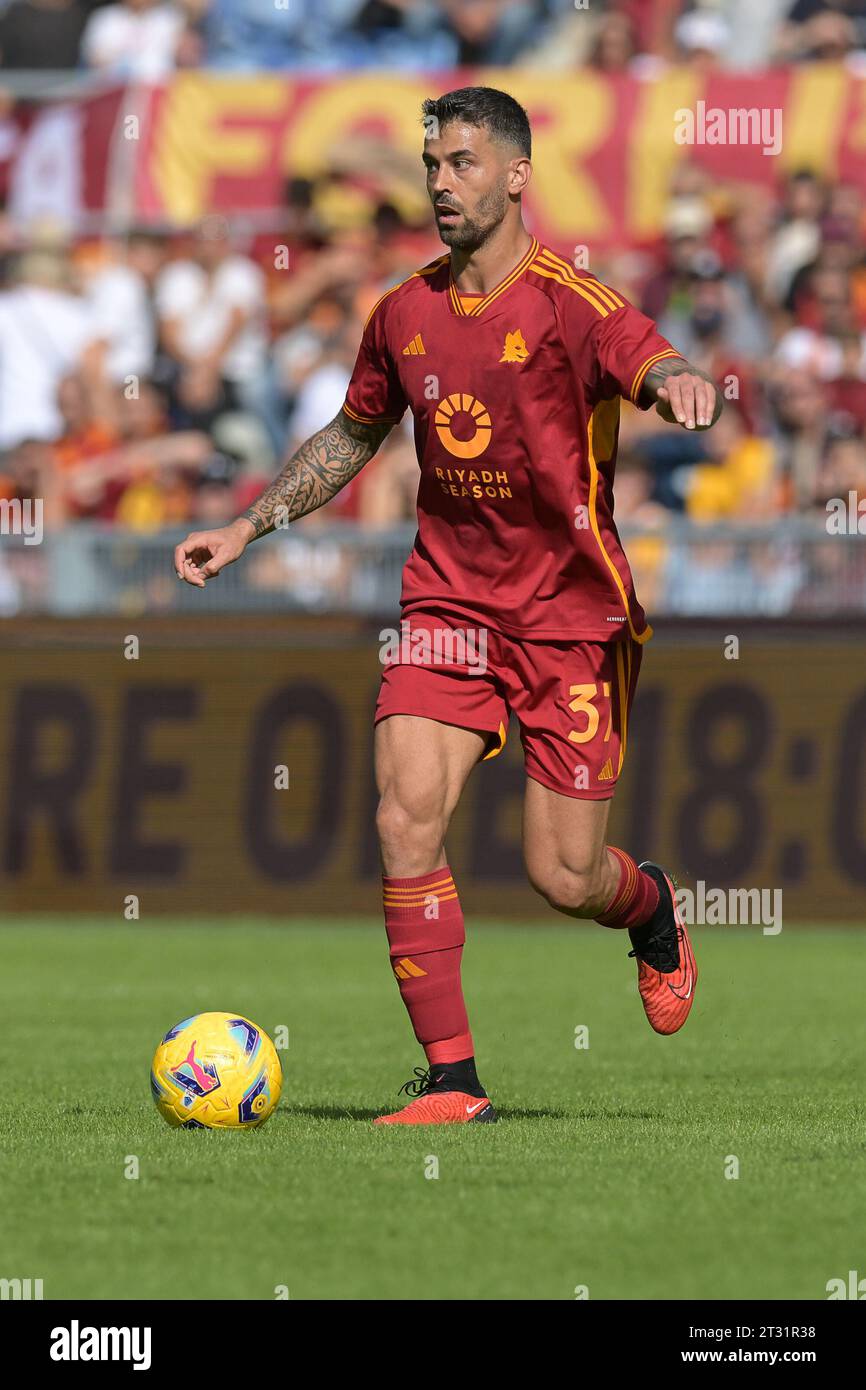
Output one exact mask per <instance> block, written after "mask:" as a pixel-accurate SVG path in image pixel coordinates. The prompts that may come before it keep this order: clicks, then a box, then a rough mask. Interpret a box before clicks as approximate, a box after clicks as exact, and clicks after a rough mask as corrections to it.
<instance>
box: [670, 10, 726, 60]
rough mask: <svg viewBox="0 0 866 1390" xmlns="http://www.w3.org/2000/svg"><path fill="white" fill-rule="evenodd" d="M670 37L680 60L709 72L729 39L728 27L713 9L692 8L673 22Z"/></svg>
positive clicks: (722, 16) (722, 53) (720, 57)
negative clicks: (673, 41) (671, 36)
mask: <svg viewBox="0 0 866 1390" xmlns="http://www.w3.org/2000/svg"><path fill="white" fill-rule="evenodd" d="M674 38H675V41H676V45H677V51H678V55H679V57H680V59H681V61H682V62H683V63H687V64H689V65H690V66H691V67H694V68H698V69H699V70H701V71H702V72H709V71H711V70H712V69H713V68H716V67H719V66H720V64H721V62H722V57H723V55H724V53H725V50H726V49H727V47H728V44H729V42H730V29H729V27H728V23H727V20H726V19H725V17H724V15H722V14H719V13H718V11H717V10H692V11H691V12H690V13H689V14H685V15H683V16H682V18H681V19H679V20H678V21H677V24H676V26H675V28H674Z"/></svg>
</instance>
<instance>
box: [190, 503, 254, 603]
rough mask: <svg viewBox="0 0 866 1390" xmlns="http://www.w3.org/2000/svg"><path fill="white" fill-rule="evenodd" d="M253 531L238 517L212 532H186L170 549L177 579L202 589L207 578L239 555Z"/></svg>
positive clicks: (246, 522) (244, 548)
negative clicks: (172, 553)
mask: <svg viewBox="0 0 866 1390" xmlns="http://www.w3.org/2000/svg"><path fill="white" fill-rule="evenodd" d="M254 534H255V532H254V529H253V526H252V523H251V522H249V521H247V520H246V518H245V517H239V518H238V520H237V521H233V522H232V523H231V525H230V526H221V527H220V528H219V529H218V530H216V531H190V533H189V535H188V536H187V538H186V540H184V541H181V543H180V545H179V546H177V547H176V549H175V552H174V568H175V572H176V573H177V577H178V579H185V580H186V582H187V584H193V585H195V587H196V588H197V589H203V588H204V586H205V584H206V583H207V581H208V580H209V579H215V578H216V576H217V575H218V574H219V572H220V570H223V569H225V567H226V565H230V564H232V562H233V561H234V560H238V559H239V558H240V557H241V555H243V553H244V551H245V550H246V548H247V546H248V544H249V542H250V541H251V540H252V538H253V535H254Z"/></svg>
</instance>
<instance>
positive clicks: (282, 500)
mask: <svg viewBox="0 0 866 1390" xmlns="http://www.w3.org/2000/svg"><path fill="white" fill-rule="evenodd" d="M391 428H392V426H391V425H390V424H362V423H361V422H360V421H359V420H353V419H352V418H351V416H349V415H347V414H346V413H345V411H344V410H342V409H341V410H338V411H337V414H336V415H335V416H334V418H333V420H332V421H331V423H330V424H329V425H326V426H325V428H324V429H321V430H318V431H317V432H316V434H314V435H311V436H310V438H309V439H307V440H305V442H304V443H303V444H302V445H301V447H300V448H299V449H296V450H295V452H294V454H292V457H291V458H290V459H289V460H288V461H287V462H286V464H285V465H284V466H283V468H282V469H281V470H280V472H279V473H278V475H277V477H276V478H275V479H274V481H273V482H272V483H271V484H270V485H269V486H268V487H266V488H265V490H264V492H263V493H262V494H261V496H260V497H258V498H257V499H256V501H255V502H254V503H253V505H252V506H251V507H250V508H249V509H248V510H247V511H246V512H245V513H244V515H243V516H239V517H238V518H237V520H236V521H233V522H232V523H231V525H229V526H222V527H220V528H219V529H217V530H215V531H193V532H191V534H190V535H188V536H187V538H186V540H184V541H181V543H180V545H179V546H178V547H177V549H176V550H175V552H174V568H175V573H176V574H177V577H178V579H184V580H185V581H186V582H187V584H192V585H194V586H195V587H196V588H198V589H203V588H204V586H205V583H206V582H207V580H208V579H215V578H216V576H217V575H218V574H219V573H220V571H221V570H223V569H225V567H226V565H230V564H232V562H233V561H235V560H237V559H239V558H240V556H241V555H243V553H244V551H245V550H246V548H247V546H248V545H249V544H250V542H251V541H254V540H257V539H258V537H259V536H265V535H267V533H268V532H269V531H276V530H277V529H280V528H282V527H284V526H288V525H289V523H290V522H292V521H297V519H298V517H301V516H307V514H308V513H309V512H314V511H316V510H317V508H319V507H322V506H324V504H325V503H326V502H329V501H330V500H331V498H332V497H335V496H336V495H337V493H338V492H339V491H340V489H341V488H344V487H345V486H346V484H347V483H349V482H351V481H352V479H353V478H354V477H355V475H356V473H360V471H361V469H362V468H363V467H364V464H365V463H369V461H370V459H371V458H372V457H373V455H374V454H375V453H376V450H377V449H378V448H379V446H380V444H381V443H382V441H383V439H385V437H386V436H387V435H388V434H389V432H390V430H391Z"/></svg>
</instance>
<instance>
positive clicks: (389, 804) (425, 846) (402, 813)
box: [376, 792, 446, 873]
mask: <svg viewBox="0 0 866 1390" xmlns="http://www.w3.org/2000/svg"><path fill="white" fill-rule="evenodd" d="M445 828H446V827H445V821H444V816H443V813H442V811H441V810H440V809H439V808H438V807H436V806H433V805H431V804H429V803H427V802H424V801H420V800H419V801H413V800H412V799H411V798H409V797H401V796H400V795H398V794H396V793H394V792H385V793H384V795H383V796H382V797H381V799H380V801H379V806H378V809H377V811H376V831H377V833H378V836H379V843H380V845H381V846H382V854H383V857H384V859H385V862H386V864H387V863H393V862H394V861H395V860H397V861H399V862H400V863H402V864H404V865H405V866H406V868H405V871H406V872H408V873H415V872H417V873H423V872H424V869H423V868H418V867H417V865H418V864H424V863H426V862H427V860H428V859H429V858H430V857H431V856H433V857H435V856H436V854H437V853H438V851H439V849H440V848H441V845H442V840H443V838H444V835H445Z"/></svg>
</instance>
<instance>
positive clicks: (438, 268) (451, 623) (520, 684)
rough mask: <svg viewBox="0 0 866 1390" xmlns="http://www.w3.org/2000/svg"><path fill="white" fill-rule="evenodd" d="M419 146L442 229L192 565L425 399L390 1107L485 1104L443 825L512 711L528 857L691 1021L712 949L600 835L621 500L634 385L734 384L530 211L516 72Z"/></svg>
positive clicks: (303, 506) (400, 1114) (397, 726)
mask: <svg viewBox="0 0 866 1390" xmlns="http://www.w3.org/2000/svg"><path fill="white" fill-rule="evenodd" d="M423 119H424V126H425V131H426V138H425V140H424V148H423V160H424V166H425V168H426V171H427V189H428V193H429V196H430V200H431V202H432V204H433V212H434V216H435V219H436V225H437V228H438V231H439V235H440V237H441V239H442V241H443V242H444V244H445V246H446V247H448V248H449V251H448V252H447V253H446V254H445V255H443V256H440V257H439V258H438V259H437V260H434V261H433V262H432V263H431V264H430V265H427V266H424V267H423V269H421V270H418V271H416V273H415V274H414V275H412V276H410V278H409V279H408V280H405V281H404V282H403V283H402V284H399V285H396V286H395V287H394V288H393V289H390V290H388V292H387V293H386V294H384V295H383V296H382V298H381V299H380V300H379V302H378V304H376V305H375V307H374V308H373V310H372V312H371V314H370V316H369V318H368V320H367V323H366V326H365V328H364V333H363V338H362V340H361V346H360V351H359V353H358V358H357V362H356V365H355V370H354V373H353V375H352V380H351V384H350V386H349V389H348V393H347V395H346V400H345V403H344V405H343V407H342V409H341V410H340V411H339V412H338V414H337V415H336V417H335V418H334V419H333V420H332V421H331V422H330V424H328V425H325V426H324V428H323V429H321V430H320V431H319V432H318V433H317V434H314V435H313V436H312V437H311V438H310V439H308V440H307V441H306V443H304V444H302V445H301V447H300V448H299V449H298V450H297V452H296V453H295V454H294V455H293V456H292V458H290V459H289V460H288V462H287V463H286V464H285V466H284V468H283V469H282V471H281V473H280V474H279V476H278V477H277V478H276V479H275V481H274V482H273V483H272V484H271V485H270V487H268V488H266V489H265V491H264V492H263V493H262V495H261V497H259V499H258V500H257V501H256V502H255V503H254V504H253V506H252V507H251V508H250V509H249V511H248V512H247V513H246V515H245V516H244V517H241V518H238V520H237V521H235V522H233V523H232V524H231V525H230V526H227V527H225V528H223V529H221V530H217V531H206V532H194V533H193V534H191V535H190V536H188V537H187V538H186V540H185V541H184V542H183V543H182V544H181V545H179V546H178V548H177V550H176V552H175V568H176V571H177V574H178V576H179V577H180V578H181V579H184V580H186V581H187V582H188V583H190V584H194V585H198V586H200V587H201V586H203V585H204V584H205V583H206V582H207V580H208V579H209V578H210V577H211V576H213V575H216V574H218V573H219V571H220V570H222V569H223V568H224V567H225V566H226V565H228V564H230V563H231V562H232V561H234V560H237V559H238V558H239V556H240V555H241V554H242V553H243V551H244V550H245V549H246V547H247V545H249V544H250V542H251V541H254V540H256V539H257V538H258V537H259V536H264V535H266V534H267V533H268V532H269V531H272V530H274V529H276V528H278V527H281V526H284V525H286V524H287V523H289V522H291V521H293V520H295V519H296V518H298V517H301V516H305V515H306V514H307V513H309V512H312V511H314V510H315V509H316V508H317V507H321V506H322V505H323V504H324V503H326V502H327V501H328V500H329V499H330V498H331V497H333V496H334V494H335V493H337V492H338V491H339V490H340V488H342V487H344V486H345V485H346V483H348V482H349V480H350V479H351V478H353V477H354V476H355V475H356V474H357V473H358V471H359V470H360V469H361V468H363V467H364V465H365V464H366V463H367V462H368V461H369V460H370V459H371V458H372V457H373V455H374V454H375V453H376V450H377V449H378V448H379V446H380V445H381V443H382V441H383V439H384V438H385V437H386V435H387V434H388V432H389V430H391V429H393V428H394V426H395V425H396V424H397V422H398V421H399V420H400V418H401V416H402V415H403V413H404V412H405V410H406V408H407V406H408V408H409V409H410V410H411V412H412V415H413V417H414V432H415V444H416V450H417V454H418V463H419V467H420V481H419V488H418V502H417V507H418V533H417V536H416V539H415V544H414V547H413V550H412V553H411V555H410V556H409V559H408V561H407V564H406V567H405V570H404V574H403V594H402V600H401V604H402V621H401V641H400V643H399V644H398V649H397V651H396V652H395V653H394V659H393V660H392V661H390V662H389V663H388V664H387V665H386V666H385V668H384V672H383V676H382V686H381V691H380V695H379V701H378V705H377V709H376V729H375V756H376V775H377V781H378V787H379V793H380V801H379V809H378V819H377V824H378V832H379V839H380V844H381V852H382V866H383V870H384V877H383V880H382V883H383V894H384V907H385V928H386V932H387V936H388V942H389V949H390V957H391V964H392V968H393V970H394V974H395V976H396V978H397V981H398V985H399V989H400V993H401V995H402V998H403V1002H404V1004H405V1006H406V1008H407V1010H408V1013H409V1017H410V1019H411V1022H412V1026H413V1028H414V1031H415V1036H416V1038H417V1040H418V1042H419V1043H420V1044H421V1045H422V1047H423V1048H424V1052H425V1054H426V1059H427V1068H426V1070H423V1069H421V1068H418V1069H417V1070H416V1075H417V1076H418V1078H419V1079H418V1080H417V1081H414V1082H408V1083H407V1085H406V1086H405V1087H403V1089H404V1090H405V1091H407V1093H408V1095H409V1096H410V1097H412V1099H410V1100H409V1103H408V1104H407V1105H405V1106H404V1108H402V1109H400V1110H398V1111H397V1112H396V1113H395V1114H392V1115H384V1116H382V1117H381V1118H380V1119H379V1120H378V1121H377V1123H379V1124H448V1123H489V1122H491V1121H494V1120H495V1119H496V1113H495V1111H494V1108H493V1105H492V1103H491V1101H490V1100H489V1098H488V1096H487V1093H486V1091H485V1090H484V1088H483V1086H482V1085H481V1082H480V1081H479V1079H478V1074H477V1072H476V1066H475V1048H474V1044H473V1041H472V1034H471V1032H470V1028H469V1021H468V1018H467V1013H466V1007H465V1004H464V1000H463V992H462V988H461V982H460V964H461V957H462V952H463V944H464V940H465V932H464V924H463V913H462V911H461V908H460V898H459V895H458V891H457V887H456V885H455V882H454V879H453V877H452V875H451V871H450V869H449V867H448V862H447V857H446V852H445V837H446V832H447V829H448V824H449V821H450V819H451V816H452V813H453V811H454V809H455V807H456V805H457V802H458V800H459V798H460V794H461V792H462V790H463V787H464V786H465V784H466V781H467V778H468V777H469V775H470V773H471V771H472V769H473V768H474V766H475V765H476V763H478V762H479V761H481V760H483V759H485V758H490V757H493V756H495V755H496V754H497V753H498V752H499V751H500V750H501V749H502V746H503V744H504V741H505V735H506V728H507V724H508V718H509V714H514V715H515V716H516V719H517V721H518V724H519V726H520V736H521V740H522V743H523V750H524V758H525V767H526V778H527V780H526V794H525V803H524V831H523V838H524V854H525V860H526V867H527V872H528V875H529V879H530V881H531V883H532V885H533V887H534V888H536V889H537V891H538V892H539V893H540V894H541V895H542V896H543V897H544V898H546V900H547V901H548V902H549V903H550V904H551V906H552V907H554V908H555V909H556V910H557V911H559V912H562V913H565V914H566V915H568V916H570V917H574V918H578V919H582V918H589V919H594V920H595V921H596V922H600V923H601V924H602V925H603V926H604V927H607V928H609V929H612V930H614V931H627V932H628V935H629V939H630V944H631V947H632V949H631V951H630V952H629V954H630V955H632V956H634V957H635V958H636V961H637V971H638V985H639V990H640V996H641V999H642V1001H643V1006H644V1009H645V1011H646V1015H647V1018H648V1019H649V1022H650V1024H651V1025H652V1027H653V1028H654V1029H655V1030H656V1031H657V1032H659V1033H674V1032H676V1030H677V1029H678V1028H681V1027H682V1026H683V1024H684V1023H685V1020H686V1017H687V1015H688V1013H689V1010H690V1009H691V1006H692V1002H693V999H694V993H695V982H696V980H697V969H696V966H695V960H694V955H693V953H692V948H691V944H690V941H689V935H688V931H687V929H686V926H685V923H684V922H683V921H682V919H681V916H680V913H679V911H678V908H677V906H676V901H675V893H674V887H673V883H672V881H671V878H670V877H669V875H668V874H667V873H666V872H665V871H664V870H663V869H662V868H660V867H659V866H658V865H657V864H654V863H651V862H649V861H646V862H644V863H642V864H637V863H636V862H635V860H634V859H633V858H632V857H631V855H629V854H627V853H626V852H625V851H624V850H622V849H617V848H614V847H613V846H612V845H608V844H606V838H605V836H606V829H607V821H608V812H609V809H610V802H611V797H612V795H613V792H614V788H615V787H616V783H617V778H618V777H619V774H620V771H621V769H622V765H623V758H624V756H625V753H626V744H627V735H628V716H629V710H630V707H631V703H632V699H633V697H634V692H635V685H636V682H637V677H638V671H639V669H640V662H641V653H642V651H643V646H644V643H645V642H646V641H647V640H648V638H649V637H650V636H651V629H650V628H649V626H648V625H647V621H646V618H645V616H644V613H643V610H642V608H641V607H640V604H639V603H638V602H637V599H636V597H635V594H634V589H633V585H632V579H631V574H630V571H629V566H628V562H627V560H626V557H625V554H624V552H623V549H622V546H621V544H620V540H619V536H618V535H617V531H616V527H615V525H614V520H613V480H614V468H615V461H616V446H617V434H618V426H619V415H620V401H621V398H623V397H625V398H626V399H628V400H630V401H631V402H632V403H633V404H634V405H636V406H637V407H639V408H640V409H643V410H646V409H649V408H650V407H651V406H654V407H655V409H656V410H657V412H658V414H659V415H660V416H661V417H662V419H664V420H666V421H668V422H669V423H671V424H677V425H680V426H682V427H683V428H684V429H690V430H691V429H696V430H699V429H707V428H708V427H709V426H710V425H712V424H714V423H715V421H716V420H717V419H718V416H719V414H720V412H721V406H722V402H721V394H720V392H719V391H718V390H717V388H716V387H715V385H714V384H713V382H712V381H711V380H710V379H709V378H708V377H707V376H706V374H705V373H704V372H702V371H699V370H698V369H697V368H695V367H693V366H691V365H690V364H689V363H688V362H687V361H685V360H684V359H683V358H682V357H681V356H680V355H679V353H678V352H677V351H676V349H675V348H673V347H672V346H671V345H670V343H668V342H666V341H665V339H664V338H662V337H660V335H659V334H658V332H657V331H656V328H655V326H654V324H653V323H651V322H650V320H649V319H647V318H646V317H645V316H644V315H643V314H641V313H639V312H638V311H637V310H636V309H634V308H633V307H632V306H631V305H630V304H629V303H628V302H627V301H626V300H625V299H624V298H623V296H622V295H621V294H619V293H617V291H616V290H613V289H611V288H609V287H608V286H607V285H604V284H602V283H601V282H600V281H599V280H597V279H596V278H595V277H594V276H593V275H590V274H588V273H585V272H583V271H578V270H575V268H574V266H573V265H572V264H571V263H570V262H569V261H567V260H563V258H562V257H561V256H558V255H556V254H555V253H554V252H553V251H551V250H550V249H549V248H548V247H546V246H543V245H541V244H540V243H539V242H538V241H537V239H536V238H535V237H534V236H532V235H531V234H530V233H529V232H528V231H527V230H526V228H525V226H524V224H523V219H522V215H521V199H522V196H523V192H524V190H525V189H526V187H527V184H528V183H529V179H530V175H531V164H530V153H531V147H530V128H529V121H528V119H527V116H526V113H525V111H524V110H523V108H522V107H521V106H519V105H518V103H517V102H516V101H515V100H514V99H513V98H512V97H510V96H509V95H507V94H506V93H505V92H500V91H497V90H495V89H493V88H490V87H467V88H462V89H460V90H459V91H453V92H449V93H447V94H446V95H445V96H442V97H440V98H438V100H428V101H426V102H425V103H424V117H423Z"/></svg>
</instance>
